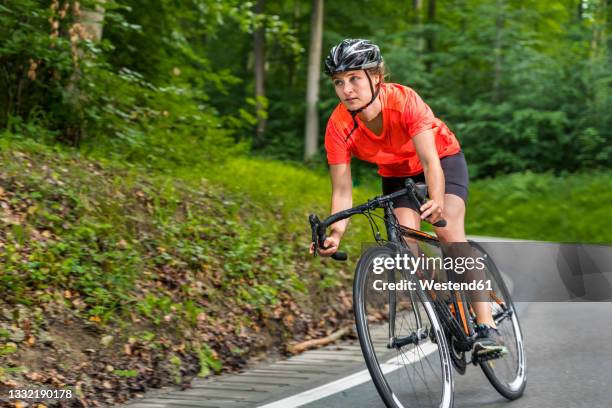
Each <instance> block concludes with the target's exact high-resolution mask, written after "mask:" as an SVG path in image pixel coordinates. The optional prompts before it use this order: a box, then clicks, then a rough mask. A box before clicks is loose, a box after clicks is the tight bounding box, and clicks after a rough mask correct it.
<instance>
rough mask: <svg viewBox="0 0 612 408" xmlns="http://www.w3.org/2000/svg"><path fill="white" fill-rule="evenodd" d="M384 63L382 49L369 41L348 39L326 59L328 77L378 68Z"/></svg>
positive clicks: (337, 46) (336, 47) (333, 49)
mask: <svg viewBox="0 0 612 408" xmlns="http://www.w3.org/2000/svg"><path fill="white" fill-rule="evenodd" d="M381 63H382V56H381V55H380V49H379V48H378V46H377V45H376V44H372V43H371V42H370V41H368V40H361V39H352V38H347V39H346V40H342V42H341V43H340V44H338V45H336V46H335V47H333V48H332V49H331V51H330V52H329V55H328V56H327V58H325V73H326V74H327V75H328V76H332V75H334V74H338V73H340V72H346V71H355V70H361V69H363V70H366V69H372V68H377V67H378V66H379V65H380V64H381Z"/></svg>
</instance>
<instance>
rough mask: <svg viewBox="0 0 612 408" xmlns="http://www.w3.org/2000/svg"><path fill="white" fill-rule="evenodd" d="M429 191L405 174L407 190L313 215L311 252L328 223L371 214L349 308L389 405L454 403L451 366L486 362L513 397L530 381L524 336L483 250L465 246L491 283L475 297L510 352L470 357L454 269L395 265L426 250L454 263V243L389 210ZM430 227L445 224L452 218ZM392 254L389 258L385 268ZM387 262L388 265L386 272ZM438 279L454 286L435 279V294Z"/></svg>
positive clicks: (464, 301)
mask: <svg viewBox="0 0 612 408" xmlns="http://www.w3.org/2000/svg"><path fill="white" fill-rule="evenodd" d="M426 191H427V187H426V186H425V185H424V184H422V183H419V184H416V183H415V182H414V181H413V180H412V179H410V178H408V179H407V180H406V186H405V188H403V189H401V190H399V191H397V192H394V193H391V194H388V195H385V196H377V197H375V198H373V199H371V200H368V201H367V202H366V203H365V204H362V205H359V206H356V207H354V208H350V209H347V210H344V211H340V212H337V213H335V214H332V215H331V216H329V217H328V218H326V219H325V220H323V221H321V220H319V218H318V217H317V216H316V215H314V214H311V215H310V216H309V222H310V227H311V232H312V242H313V247H314V255H315V256H316V255H317V253H318V250H319V248H322V245H323V243H324V242H325V239H326V230H327V228H328V227H329V226H330V225H332V224H333V223H335V222H337V221H340V220H343V219H347V218H349V217H352V216H354V215H365V216H366V217H367V219H368V221H369V222H370V225H371V226H372V232H373V234H374V238H375V241H376V242H375V243H374V244H373V245H369V246H367V247H366V248H365V249H364V250H363V251H362V254H361V257H360V259H359V261H358V262H357V267H356V269H355V279H354V283H353V309H354V314H355V323H356V328H357V335H358V338H359V343H360V345H361V350H362V352H363V356H364V359H365V362H366V365H367V368H368V370H369V372H370V375H371V377H372V381H373V383H374V385H375V386H376V389H377V390H378V393H379V395H380V397H381V398H382V400H383V401H384V403H385V405H386V406H387V407H389V408H409V407H443V408H447V407H452V406H453V403H454V372H457V373H459V374H464V373H465V372H466V368H467V366H468V365H469V364H470V363H473V364H474V365H480V367H481V368H482V370H483V372H484V374H485V376H486V377H487V379H488V380H489V382H490V383H491V384H492V386H493V387H494V388H495V389H496V390H497V391H498V392H499V393H500V394H501V395H503V396H504V397H506V398H508V399H510V400H514V399H517V398H519V397H520V396H521V395H522V394H523V391H524V389H525V386H526V380H527V376H526V375H527V370H526V369H527V365H526V358H525V351H524V345H523V343H524V342H523V335H522V332H521V327H520V324H519V319H518V315H517V313H516V309H515V307H514V304H513V303H512V299H511V297H510V293H509V291H508V288H507V287H506V285H505V283H504V281H503V279H502V276H501V274H500V271H499V269H498V268H497V267H496V265H495V263H494V262H493V259H492V258H491V257H490V256H489V254H488V253H487V252H486V251H485V249H484V248H483V247H482V246H481V245H479V244H478V243H476V242H473V241H469V243H467V244H463V245H468V246H469V249H470V251H471V253H472V254H473V255H474V258H475V259H479V260H480V262H481V263H480V272H481V273H482V272H485V273H486V277H487V279H485V280H484V282H486V283H487V285H486V286H485V287H486V289H483V290H479V291H478V293H479V294H480V297H478V301H482V302H487V304H489V305H490V308H491V311H492V314H493V318H494V321H495V323H496V326H497V328H498V330H499V332H500V334H501V335H502V338H503V342H504V344H505V346H506V347H507V349H508V353H507V354H506V355H504V356H501V355H489V356H488V357H477V356H476V354H475V353H473V350H472V349H473V345H474V341H475V340H476V338H477V332H476V330H475V326H476V314H475V312H474V308H473V307H472V306H473V303H472V302H470V297H468V294H467V293H466V291H465V290H457V289H455V287H456V285H454V286H453V283H459V282H457V280H458V279H457V276H458V274H457V273H456V269H457V268H455V270H453V269H451V268H448V267H444V268H440V267H439V264H438V265H437V266H434V267H432V268H426V267H423V266H422V265H423V264H424V263H422V264H421V267H419V268H412V270H410V271H409V270H408V269H410V268H405V266H406V265H403V266H402V267H399V266H398V265H397V264H399V263H400V262H397V263H393V260H396V261H397V260H398V259H399V260H400V261H401V260H402V259H414V260H415V261H416V260H417V258H418V257H421V258H422V259H425V258H424V256H423V255H425V254H426V253H427V254H428V256H431V258H429V259H435V258H434V257H433V255H436V254H437V255H438V258H441V259H448V258H447V256H446V253H447V252H448V251H449V247H448V245H446V244H444V243H442V242H440V241H439V240H438V238H436V237H435V236H433V235H431V234H428V233H426V232H422V231H419V230H415V229H411V228H407V227H405V226H402V225H400V224H399V222H398V220H397V218H396V216H395V214H394V212H393V202H392V201H393V200H394V199H395V198H397V197H400V196H403V195H408V197H409V198H410V199H411V200H413V201H414V202H415V203H416V204H417V208H420V207H421V205H422V203H423V202H425V201H426V200H427V198H426ZM377 209H382V210H383V214H384V216H381V215H380V214H378V213H377V212H375V210H377ZM375 219H379V220H382V221H383V222H384V225H385V229H386V233H387V237H386V239H384V238H382V236H381V234H380V230H379V228H378V225H377V223H376V220H375ZM434 225H436V226H441V227H443V226H445V225H446V222H445V221H443V220H442V221H439V222H438V223H436V224H434ZM464 250H465V249H464ZM455 256H456V255H455ZM332 258H333V259H335V260H340V261H343V260H346V259H347V255H346V253H341V252H336V253H335V254H333V255H332ZM387 259H391V261H389V263H388V264H385V260H387ZM451 259H452V258H451ZM383 264H385V265H387V266H389V267H388V268H382V269H383V271H382V272H381V265H383ZM413 265H415V263H413ZM474 276H476V275H474ZM427 280H429V282H431V283H430V285H429V286H427V285H423V284H422V283H421V282H426V281H427ZM410 282H413V283H412V284H410ZM434 282H437V283H444V282H447V283H450V284H448V285H446V286H445V285H438V286H439V287H444V288H446V289H445V290H435V289H434V286H433V285H432V284H433V283H434ZM398 288H399V290H398ZM407 288H408V289H407ZM479 289H481V288H479ZM470 293H473V292H470ZM475 297H476V296H475Z"/></svg>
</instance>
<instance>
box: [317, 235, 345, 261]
mask: <svg viewBox="0 0 612 408" xmlns="http://www.w3.org/2000/svg"><path fill="white" fill-rule="evenodd" d="M323 246H324V247H325V249H324V248H320V247H319V255H321V256H332V255H333V254H335V253H336V252H337V251H338V247H339V246H340V236H338V235H337V234H336V233H333V232H332V234H331V235H330V236H329V237H327V238H325V242H324V243H323ZM310 253H311V254H312V253H314V244H310Z"/></svg>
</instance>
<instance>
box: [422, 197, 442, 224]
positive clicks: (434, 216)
mask: <svg viewBox="0 0 612 408" xmlns="http://www.w3.org/2000/svg"><path fill="white" fill-rule="evenodd" d="M420 210H421V219H422V220H427V221H428V222H430V223H431V224H435V223H436V222H438V221H440V220H442V219H444V217H443V213H444V207H443V206H442V205H441V204H439V203H437V202H436V201H435V200H429V201H427V202H426V203H425V204H423V205H422V206H421V208H420Z"/></svg>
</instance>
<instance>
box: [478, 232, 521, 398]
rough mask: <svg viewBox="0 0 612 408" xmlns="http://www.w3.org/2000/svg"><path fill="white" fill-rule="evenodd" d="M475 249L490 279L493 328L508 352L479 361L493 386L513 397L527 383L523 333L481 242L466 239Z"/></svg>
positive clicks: (502, 282) (500, 279) (492, 263)
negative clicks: (494, 357)
mask: <svg viewBox="0 0 612 408" xmlns="http://www.w3.org/2000/svg"><path fill="white" fill-rule="evenodd" d="M470 244H471V246H472V248H474V249H475V251H476V252H477V253H475V254H474V256H475V257H483V258H484V260H485V262H484V263H485V265H486V269H487V271H486V272H487V279H490V280H491V288H492V291H491V292H490V293H489V296H488V299H489V304H490V305H491V309H492V312H493V318H494V320H495V323H496V325H497V329H498V330H499V332H500V334H501V335H502V338H503V341H504V344H505V346H506V347H507V348H508V354H507V355H505V356H503V357H501V358H498V359H494V360H489V361H484V362H481V363H480V367H481V368H482V371H483V372H484V374H485V376H486V377H487V379H488V380H489V382H490V383H491V385H493V387H494V388H495V389H496V390H497V391H498V392H499V393H500V394H501V395H503V396H504V397H506V398H508V399H509V400H514V399H517V398H519V397H520V396H521V395H523V392H524V390H525V386H526V384H527V361H526V358H525V350H524V341H523V334H522V331H521V326H520V324H519V319H518V314H517V313H516V309H515V308H514V304H513V303H512V298H511V297H510V292H509V291H508V288H507V287H506V284H505V283H504V281H503V279H502V276H501V274H500V272H499V270H498V269H497V267H496V266H495V263H494V262H493V259H491V257H490V256H489V255H488V254H487V252H486V251H485V250H484V248H483V247H482V246H480V245H479V244H477V243H476V242H473V241H470Z"/></svg>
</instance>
